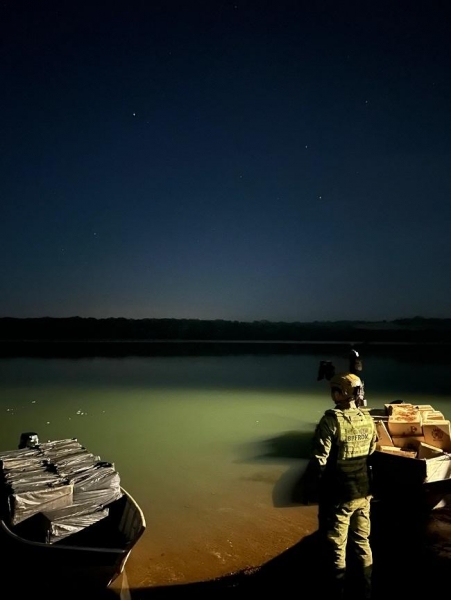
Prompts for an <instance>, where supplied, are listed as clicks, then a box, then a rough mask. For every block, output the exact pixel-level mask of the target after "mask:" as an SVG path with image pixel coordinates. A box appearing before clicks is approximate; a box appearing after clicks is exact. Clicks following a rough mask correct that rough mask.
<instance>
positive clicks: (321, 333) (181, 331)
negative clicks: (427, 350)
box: [0, 317, 451, 343]
mask: <svg viewBox="0 0 451 600" xmlns="http://www.w3.org/2000/svg"><path fill="white" fill-rule="evenodd" d="M0 340H1V341H3V342H13V341H15V342H19V341H47V342H48V341H52V340H53V341H58V340H59V341H145V340H148V341H152V340H154V341H165V340H166V341H168V340H171V341H177V340H180V341H188V340H191V341H193V340H197V341H280V342H329V341H334V342H340V341H343V342H349V341H354V342H363V343H364V342H389V343H393V342H397V343H425V342H430V343H450V342H451V319H434V318H432V319H429V318H423V317H414V318H407V319H397V320H394V321H379V322H377V321H313V322H279V321H266V320H262V321H251V322H246V321H227V320H222V319H216V320H202V319H126V318H104V319H95V318H89V317H87V318H85V317H69V318H53V317H42V318H12V317H3V318H0Z"/></svg>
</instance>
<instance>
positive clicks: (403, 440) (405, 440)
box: [392, 435, 425, 452]
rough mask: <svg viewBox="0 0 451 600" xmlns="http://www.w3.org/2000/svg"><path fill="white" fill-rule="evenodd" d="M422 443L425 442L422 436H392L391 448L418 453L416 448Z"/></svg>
mask: <svg viewBox="0 0 451 600" xmlns="http://www.w3.org/2000/svg"><path fill="white" fill-rule="evenodd" d="M422 442H425V439H424V436H422V435H416V436H409V435H400V436H396V435H394V436H393V437H392V443H393V446H396V447H397V448H404V449H410V450H415V452H418V447H419V445H420V443H422Z"/></svg>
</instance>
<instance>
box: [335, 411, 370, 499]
mask: <svg viewBox="0 0 451 600" xmlns="http://www.w3.org/2000/svg"><path fill="white" fill-rule="evenodd" d="M326 414H333V415H334V416H335V418H336V420H337V424H338V433H337V439H336V440H335V445H334V446H335V447H334V449H333V452H332V454H333V457H332V456H331V459H332V460H331V461H330V463H331V464H328V465H327V467H326V472H328V473H327V476H326V480H328V482H329V484H331V487H330V492H332V494H333V496H334V499H335V500H336V501H343V502H344V501H348V500H354V499H356V498H362V497H365V496H368V495H369V494H370V479H369V473H368V454H369V451H370V448H371V444H372V440H373V436H374V422H373V419H372V417H371V415H370V414H369V413H367V412H364V411H362V410H360V409H358V408H356V409H347V410H344V411H343V410H340V409H338V408H333V409H330V410H328V411H327V412H326ZM328 463H329V461H328Z"/></svg>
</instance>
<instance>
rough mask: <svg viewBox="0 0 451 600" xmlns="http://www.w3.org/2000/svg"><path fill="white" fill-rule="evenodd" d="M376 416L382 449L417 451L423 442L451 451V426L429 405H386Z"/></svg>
mask: <svg viewBox="0 0 451 600" xmlns="http://www.w3.org/2000/svg"><path fill="white" fill-rule="evenodd" d="M385 409H386V415H385V416H381V417H375V421H376V427H377V431H378V438H379V440H378V443H379V446H395V447H397V448H410V449H414V450H415V449H417V448H418V445H419V444H420V443H421V442H423V443H425V444H428V445H429V446H434V447H436V448H440V449H441V450H443V451H445V452H451V423H450V421H449V420H448V419H445V417H444V416H443V414H442V413H441V412H440V411H437V410H434V408H433V407H432V406H431V405H429V404H417V405H415V404H405V403H403V404H386V405H385Z"/></svg>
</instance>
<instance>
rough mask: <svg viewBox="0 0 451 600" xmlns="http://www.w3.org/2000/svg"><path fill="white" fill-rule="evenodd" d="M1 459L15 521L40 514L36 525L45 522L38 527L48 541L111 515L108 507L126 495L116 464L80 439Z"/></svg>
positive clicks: (4, 455)
mask: <svg viewBox="0 0 451 600" xmlns="http://www.w3.org/2000/svg"><path fill="white" fill-rule="evenodd" d="M0 461H1V466H2V473H3V478H4V487H5V489H6V490H8V505H9V513H10V514H9V516H10V521H11V524H12V525H18V524H21V525H20V527H21V528H22V527H23V526H22V523H23V521H26V520H27V519H30V517H34V518H33V519H30V526H32V523H34V525H33V526H32V527H31V529H33V527H34V526H35V524H36V523H38V522H39V521H41V523H43V525H41V526H40V527H38V529H39V530H40V531H41V535H44V536H45V538H46V541H47V542H48V543H54V542H55V541H58V540H59V539H63V538H65V537H67V536H68V535H71V534H72V533H75V532H78V531H80V530H81V529H83V528H85V527H87V526H88V525H90V524H93V523H97V522H98V521H99V520H101V519H103V518H105V516H107V515H108V507H107V505H109V504H110V503H112V502H114V501H115V500H118V499H119V498H121V496H122V495H123V493H122V490H121V487H120V477H119V473H117V472H116V471H115V468H114V464H112V463H108V462H103V461H101V460H100V457H99V456H96V455H94V454H92V453H90V452H88V451H87V449H86V448H85V447H84V446H82V445H81V444H80V443H79V442H78V440H76V439H75V438H74V439H64V440H55V441H49V442H46V443H43V444H38V445H37V446H36V447H35V448H24V449H21V450H11V451H9V452H3V453H0ZM38 517H39V518H38ZM41 517H42V518H41Z"/></svg>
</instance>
